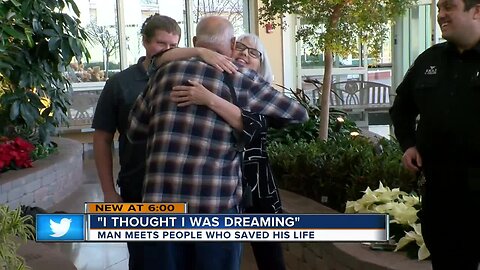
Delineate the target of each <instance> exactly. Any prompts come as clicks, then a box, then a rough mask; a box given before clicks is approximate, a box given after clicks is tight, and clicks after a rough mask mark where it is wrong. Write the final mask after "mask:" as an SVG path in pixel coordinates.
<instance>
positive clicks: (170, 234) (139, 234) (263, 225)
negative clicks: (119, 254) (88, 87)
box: [37, 203, 390, 242]
mask: <svg viewBox="0 0 480 270" xmlns="http://www.w3.org/2000/svg"><path fill="white" fill-rule="evenodd" d="M187 207H188V205H187V204H186V203H86V204H85V212H84V213H81V214H41V215H37V241H40V242H42V241H48V242H62V241H63V242H65V241H85V242H125V241H216V242H218V241H279V242H320V241H321V242H324V241H330V242H339V241H340V242H385V241H388V239H389V231H388V224H389V223H390V220H389V218H388V215H384V214H383V215H382V214H274V215H273V214H189V213H188V212H187Z"/></svg>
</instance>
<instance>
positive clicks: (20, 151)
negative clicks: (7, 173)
mask: <svg viewBox="0 0 480 270" xmlns="http://www.w3.org/2000/svg"><path fill="white" fill-rule="evenodd" d="M34 149H35V146H33V144H31V143H30V142H28V141H26V140H24V139H22V138H20V137H17V138H15V139H13V140H10V139H7V138H5V137H0V171H4V170H8V169H15V168H28V167H32V159H31V158H30V155H31V153H32V151H33V150H34Z"/></svg>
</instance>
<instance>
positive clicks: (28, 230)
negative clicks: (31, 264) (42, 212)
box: [0, 205, 35, 270]
mask: <svg viewBox="0 0 480 270" xmlns="http://www.w3.org/2000/svg"><path fill="white" fill-rule="evenodd" d="M29 222H31V217H30V216H22V212H21V209H20V208H17V209H15V210H11V209H9V207H8V206H7V205H0V269H17V270H21V269H28V267H27V266H26V265H25V260H24V259H23V258H22V257H20V256H18V255H17V254H16V252H17V248H18V245H19V243H18V241H17V239H21V240H23V241H26V240H27V239H33V232H34V230H35V228H34V227H33V226H32V225H30V224H28V223H29Z"/></svg>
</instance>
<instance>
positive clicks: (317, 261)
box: [281, 190, 432, 270]
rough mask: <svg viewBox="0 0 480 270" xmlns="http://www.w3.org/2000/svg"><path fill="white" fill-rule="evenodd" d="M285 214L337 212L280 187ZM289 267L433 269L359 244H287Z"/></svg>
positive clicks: (426, 263)
mask: <svg viewBox="0 0 480 270" xmlns="http://www.w3.org/2000/svg"><path fill="white" fill-rule="evenodd" d="M281 198H282V202H283V206H284V210H285V212H286V213H295V214H309V213H325V214H331V213H338V212H337V211H335V210H333V209H330V208H328V207H326V206H324V205H322V204H320V203H318V202H316V201H314V200H311V199H308V198H305V197H303V196H300V195H298V194H295V193H293V192H289V191H285V190H281ZM284 255H285V262H286V264H287V267H288V269H311V270H314V269H335V270H352V269H354V270H405V269H408V270H430V269H432V266H431V263H430V261H417V260H412V259H410V258H408V257H407V256H406V255H405V253H404V252H389V251H375V250H371V249H370V248H369V247H367V246H365V245H362V244H360V243H339V242H330V243H311V242H310V243H285V244H284Z"/></svg>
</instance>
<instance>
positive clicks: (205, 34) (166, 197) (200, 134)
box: [128, 16, 308, 269]
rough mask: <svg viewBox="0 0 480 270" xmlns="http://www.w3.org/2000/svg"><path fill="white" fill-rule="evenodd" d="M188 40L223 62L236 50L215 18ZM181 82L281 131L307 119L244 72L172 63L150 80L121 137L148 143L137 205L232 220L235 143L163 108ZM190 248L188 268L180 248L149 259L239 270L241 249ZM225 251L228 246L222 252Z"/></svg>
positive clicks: (202, 117)
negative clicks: (178, 206)
mask: <svg viewBox="0 0 480 270" xmlns="http://www.w3.org/2000/svg"><path fill="white" fill-rule="evenodd" d="M195 38H196V39H195V40H194V43H195V46H198V47H205V48H209V49H212V50H215V51H217V52H219V53H221V54H224V55H228V56H230V55H231V53H232V50H233V49H234V46H235V38H234V34H233V27H232V25H231V24H230V22H228V21H227V20H226V19H224V18H221V17H216V16H212V17H207V18H204V19H203V20H201V21H200V22H199V24H198V25H197V36H196V37H195ZM188 80H191V81H192V80H193V81H197V82H199V83H200V84H202V85H203V86H205V88H207V89H210V90H211V91H213V92H215V94H217V95H218V96H220V97H222V98H224V99H226V100H229V101H231V102H232V103H235V104H237V105H238V106H239V107H241V108H242V109H245V110H247V111H252V112H257V113H259V114H262V115H265V116H267V117H271V118H276V119H282V120H284V121H285V122H287V123H298V122H304V121H306V120H307V119H308V115H307V112H306V110H305V108H304V107H303V106H302V105H301V104H299V103H298V102H296V101H294V100H292V99H290V98H289V97H287V96H285V95H283V94H282V93H280V92H278V91H277V90H275V89H274V88H273V87H272V86H271V85H270V84H269V83H267V82H266V81H264V80H263V79H262V78H260V77H259V76H258V74H256V73H255V72H254V71H252V70H249V69H246V68H239V71H238V72H236V73H233V74H228V73H226V72H221V71H219V70H217V69H215V68H214V67H212V66H210V65H208V64H206V63H205V62H202V61H199V60H198V59H195V60H187V61H173V62H170V63H168V64H166V65H163V66H161V67H160V68H159V69H158V70H157V72H156V74H155V76H154V77H152V79H151V80H150V82H149V87H148V88H147V90H146V91H145V92H144V93H143V94H142V95H140V96H139V98H138V99H137V101H136V103H135V105H134V107H133V109H132V111H131V114H130V119H131V122H130V128H129V131H128V137H129V139H130V140H132V141H134V142H135V141H144V140H146V141H147V172H146V176H145V183H144V194H143V201H144V202H187V203H188V212H189V213H235V212H236V209H237V207H238V205H239V203H240V201H241V198H242V183H241V168H240V159H241V155H240V153H239V151H238V149H239V145H238V144H239V139H238V138H239V136H235V131H234V129H233V128H232V127H231V126H230V125H229V124H228V123H227V122H226V121H225V120H223V119H222V118H221V117H220V116H218V115H217V114H216V113H215V112H213V111H212V110H210V109H209V108H208V107H207V106H198V105H190V106H186V107H179V106H177V104H176V103H174V102H172V101H170V93H171V89H172V87H174V86H176V85H184V84H188ZM229 85H230V86H231V87H233V89H232V90H234V91H235V95H236V98H235V97H232V94H231V90H230V87H229ZM235 99H236V100H235ZM194 244H195V247H194V248H193V249H194V250H195V251H194V254H195V256H194V258H195V260H191V261H188V260H187V261H186V260H185V257H184V256H185V254H186V253H185V248H184V249H182V250H183V251H179V250H180V249H178V246H182V243H163V242H162V243H156V245H157V246H160V249H157V251H158V252H157V253H156V254H157V255H158V256H161V258H159V257H158V256H157V257H155V256H154V255H151V258H150V259H151V261H154V260H156V261H162V262H161V265H158V264H157V266H160V267H162V268H161V269H183V268H184V267H181V266H184V265H185V264H192V265H193V266H194V267H196V268H195V269H204V268H205V269H238V267H239V265H240V264H239V262H240V253H241V252H240V250H241V246H240V243H238V242H237V243H226V242H221V243H203V244H205V245H202V244H201V243H197V242H196V243H194ZM215 244H216V245H215ZM228 244H230V245H231V246H230V247H225V245H228ZM199 245H200V246H199ZM174 246H175V247H174ZM183 247H185V246H184V245H183ZM157 248H158V247H157ZM217 248H218V249H217ZM172 249H175V250H176V251H175V252H173V253H174V255H172V256H170V257H169V256H167V255H165V257H162V255H161V254H162V253H165V252H166V253H169V254H171V253H172ZM187 249H188V248H187ZM146 253H147V255H146V257H148V256H149V255H148V252H146ZM187 254H189V253H187ZM212 256H213V257H212ZM147 260H148V259H147ZM179 265H181V266H179ZM202 265H203V266H202ZM193 266H192V267H193ZM187 269H189V267H187Z"/></svg>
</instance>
